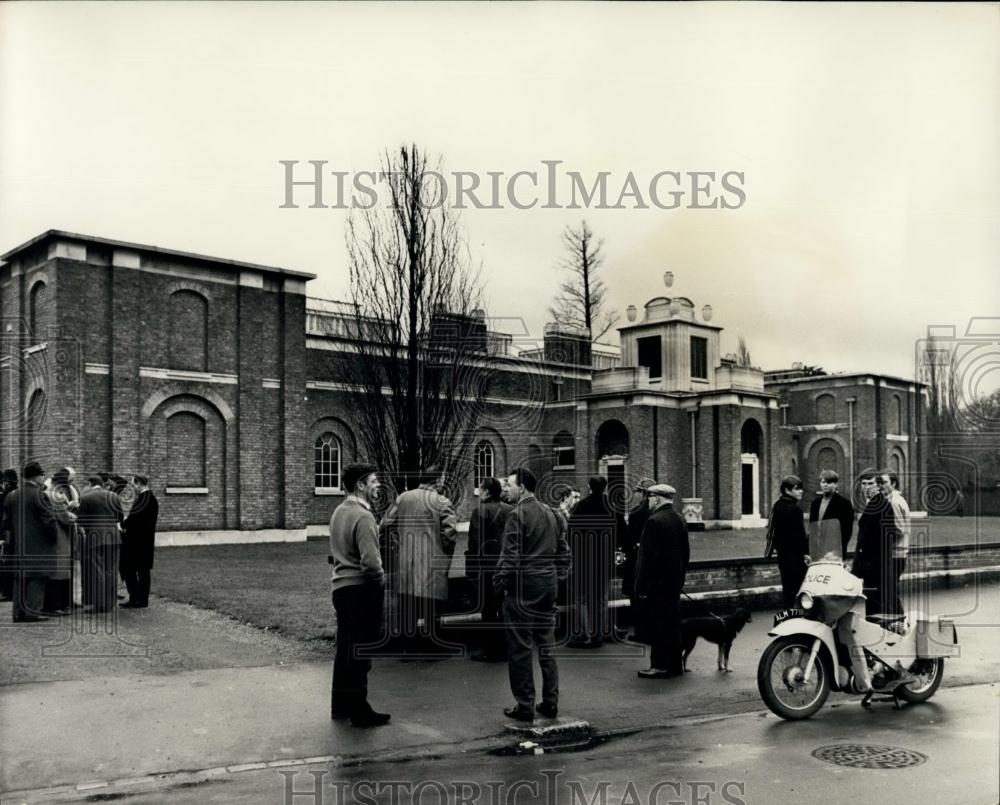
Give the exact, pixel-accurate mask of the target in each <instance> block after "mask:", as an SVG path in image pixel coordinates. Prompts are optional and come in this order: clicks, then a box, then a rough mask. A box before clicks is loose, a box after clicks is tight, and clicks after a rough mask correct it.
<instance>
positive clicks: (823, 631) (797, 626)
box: [767, 618, 847, 690]
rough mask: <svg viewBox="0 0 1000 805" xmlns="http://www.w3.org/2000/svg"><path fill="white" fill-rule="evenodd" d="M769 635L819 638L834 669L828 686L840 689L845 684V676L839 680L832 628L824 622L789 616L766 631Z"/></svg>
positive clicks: (838, 664)
mask: <svg viewBox="0 0 1000 805" xmlns="http://www.w3.org/2000/svg"><path fill="white" fill-rule="evenodd" d="M767 634H768V635H769V636H770V637H784V636H786V635H789V636H790V635H807V636H808V637H812V638H817V637H818V638H819V639H820V640H822V641H823V645H824V646H826V650H827V651H828V652H829V654H830V664H831V666H832V667H833V668H834V669H835V670H834V673H833V674H832V675H831V676H832V679H830V687H832V688H833V689H834V690H841V689H843V687H844V684H846V681H847V680H846V676H845V679H844V681H843V682H841V680H840V667H839V666H840V663H839V662H838V661H837V646H836V644H835V643H834V642H833V629H831V628H830V627H829V626H827V625H826V624H825V623H820V622H819V621H810V620H806V619H805V618H789V619H788V620H787V621H782V622H781V623H779V624H778V625H777V626H775V627H774V628H773V629H771V631H769V632H768V633H767Z"/></svg>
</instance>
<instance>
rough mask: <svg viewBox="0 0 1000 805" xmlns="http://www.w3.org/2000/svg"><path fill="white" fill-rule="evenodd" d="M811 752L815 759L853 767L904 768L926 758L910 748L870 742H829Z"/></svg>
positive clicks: (919, 762)
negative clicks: (827, 744) (876, 744)
mask: <svg viewBox="0 0 1000 805" xmlns="http://www.w3.org/2000/svg"><path fill="white" fill-rule="evenodd" d="M812 754H813V757H814V758H816V759H817V760H822V761H825V762H826V763H835V764H836V765H838V766H850V767H851V768H853V769H905V768H906V767H907V766H919V765H920V764H921V763H923V762H924V761H925V760H927V755H922V754H920V752H914V751H913V750H912V749H901V748H900V747H898V746H873V745H871V744H831V745H830V746H821V747H820V748H819V749H816V750H815V751H814V752H813V753H812Z"/></svg>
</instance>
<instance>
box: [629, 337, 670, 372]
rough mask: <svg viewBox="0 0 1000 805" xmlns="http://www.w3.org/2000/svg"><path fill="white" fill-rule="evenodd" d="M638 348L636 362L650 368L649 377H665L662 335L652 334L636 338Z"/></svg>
mask: <svg viewBox="0 0 1000 805" xmlns="http://www.w3.org/2000/svg"><path fill="white" fill-rule="evenodd" d="M635 345H636V349H637V350H638V359H637V361H636V363H638V365H639V366H646V367H648V368H649V379H650V380H659V379H660V378H662V377H663V352H662V350H661V349H660V336H658V335H651V336H648V337H647V338H637V339H636V340H635Z"/></svg>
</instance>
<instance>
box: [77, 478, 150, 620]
mask: <svg viewBox="0 0 1000 805" xmlns="http://www.w3.org/2000/svg"><path fill="white" fill-rule="evenodd" d="M87 484H88V486H87V488H86V489H84V490H83V493H82V494H81V495H80V508H79V510H78V511H77V518H78V523H79V525H80V528H81V529H82V530H83V551H82V556H81V563H80V564H81V567H80V570H81V573H82V574H83V603H84V604H86V605H91V606H93V608H94V611H95V612H107V611H109V610H111V609H114V607H115V604H116V603H117V596H116V595H115V593H116V592H117V589H118V552H119V547H120V546H121V530H120V529H119V524H120V523H121V522H122V520H123V519H124V512H123V509H122V502H121V498H119V497H118V495H116V494H115V493H114V492H111V491H109V490H107V489H105V488H104V486H103V484H102V482H101V479H100V478H99V477H98V476H92V477H90V478H88V479H87ZM137 513H138V512H137Z"/></svg>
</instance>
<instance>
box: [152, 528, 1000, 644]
mask: <svg viewBox="0 0 1000 805" xmlns="http://www.w3.org/2000/svg"><path fill="white" fill-rule="evenodd" d="M998 526H1000V518H978V520H977V518H974V517H966V518H957V517H935V518H932V519H930V520H922V521H915V522H914V528H913V539H914V545H926V544H930V545H932V546H935V547H936V546H941V545H949V544H951V545H954V544H959V543H975V542H980V543H990V542H997V541H1000V528H998ZM464 543H465V535H464V534H463V535H461V537H460V539H459V543H458V545H457V546H456V549H455V560H456V561H455V562H454V563H453V565H452V570H451V576H452V577H455V576H456V575H457V576H460V575H462V573H463V568H464V562H463V560H462V556H463V554H464V552H465V544H464ZM852 548H853V544H852ZM763 550H764V531H763V530H762V529H753V530H745V531H705V532H697V533H693V534H691V558H692V559H693V560H695V561H698V560H708V559H724V558H738V557H757V556H761V555H762V554H763ZM328 552H329V543H328V541H327V540H326V539H318V540H310V541H308V542H292V543H264V544H254V545H207V546H205V547H191V548H161V549H160V550H158V551H157V552H156V567H155V568H154V570H153V593H154V594H158V595H163V596H165V597H167V598H170V599H173V600H175V601H182V602H184V603H189V604H193V605H195V606H198V607H201V608H203V609H212V610H215V611H217V612H221V613H223V614H225V615H228V616H230V617H232V618H235V619H236V620H238V621H240V622H241V623H250V624H253V625H256V626H259V627H261V628H267V629H276V630H278V631H279V632H281V633H282V634H283V635H287V636H289V637H295V638H298V639H300V640H325V639H330V638H331V637H332V635H333V629H334V617H333V606H332V604H331V602H330V566H329V565H328V564H327V561H326V557H327V553H328Z"/></svg>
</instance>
